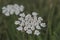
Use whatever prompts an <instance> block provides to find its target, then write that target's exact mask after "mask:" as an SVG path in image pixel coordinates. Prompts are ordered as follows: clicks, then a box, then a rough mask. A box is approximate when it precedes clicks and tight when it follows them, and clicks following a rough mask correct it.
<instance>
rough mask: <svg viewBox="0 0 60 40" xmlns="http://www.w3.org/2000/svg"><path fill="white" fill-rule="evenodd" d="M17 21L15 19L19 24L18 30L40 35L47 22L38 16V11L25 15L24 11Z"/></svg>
mask: <svg viewBox="0 0 60 40" xmlns="http://www.w3.org/2000/svg"><path fill="white" fill-rule="evenodd" d="M19 16H20V17H19V18H18V20H17V21H15V24H16V25H19V26H18V27H17V30H18V31H25V32H26V33H27V34H32V33H34V35H39V34H40V30H41V27H46V24H45V23H42V21H43V18H42V17H37V13H36V12H32V15H31V14H27V15H25V14H24V13H22V14H20V15H19Z"/></svg>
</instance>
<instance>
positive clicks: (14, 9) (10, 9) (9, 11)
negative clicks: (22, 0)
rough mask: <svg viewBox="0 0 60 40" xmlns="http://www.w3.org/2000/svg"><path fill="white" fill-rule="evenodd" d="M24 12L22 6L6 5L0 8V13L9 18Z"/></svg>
mask: <svg viewBox="0 0 60 40" xmlns="http://www.w3.org/2000/svg"><path fill="white" fill-rule="evenodd" d="M23 10H24V6H23V5H18V4H14V5H7V6H6V7H5V6H4V7H2V13H3V14H4V15H5V16H10V15H13V14H14V13H15V15H19V13H20V12H23Z"/></svg>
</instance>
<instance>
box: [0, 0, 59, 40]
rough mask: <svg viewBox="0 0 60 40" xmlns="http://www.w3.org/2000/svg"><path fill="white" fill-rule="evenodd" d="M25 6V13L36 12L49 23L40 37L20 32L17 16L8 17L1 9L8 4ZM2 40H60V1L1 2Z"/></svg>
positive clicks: (22, 0) (0, 31)
mask: <svg viewBox="0 0 60 40" xmlns="http://www.w3.org/2000/svg"><path fill="white" fill-rule="evenodd" d="M15 3H16V4H19V5H21V4H22V5H24V7H25V10H24V12H25V13H27V14H28V13H31V12H33V11H36V12H38V13H39V16H41V17H43V19H44V22H46V23H47V27H46V28H42V30H41V34H40V35H39V36H35V35H33V34H32V35H28V34H26V33H22V32H18V31H17V30H16V28H17V27H16V25H15V24H14V21H15V20H17V16H16V15H12V16H9V17H6V16H4V15H3V14H2V10H1V8H2V7H3V6H6V5H8V4H15ZM0 40H60V0H0Z"/></svg>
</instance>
